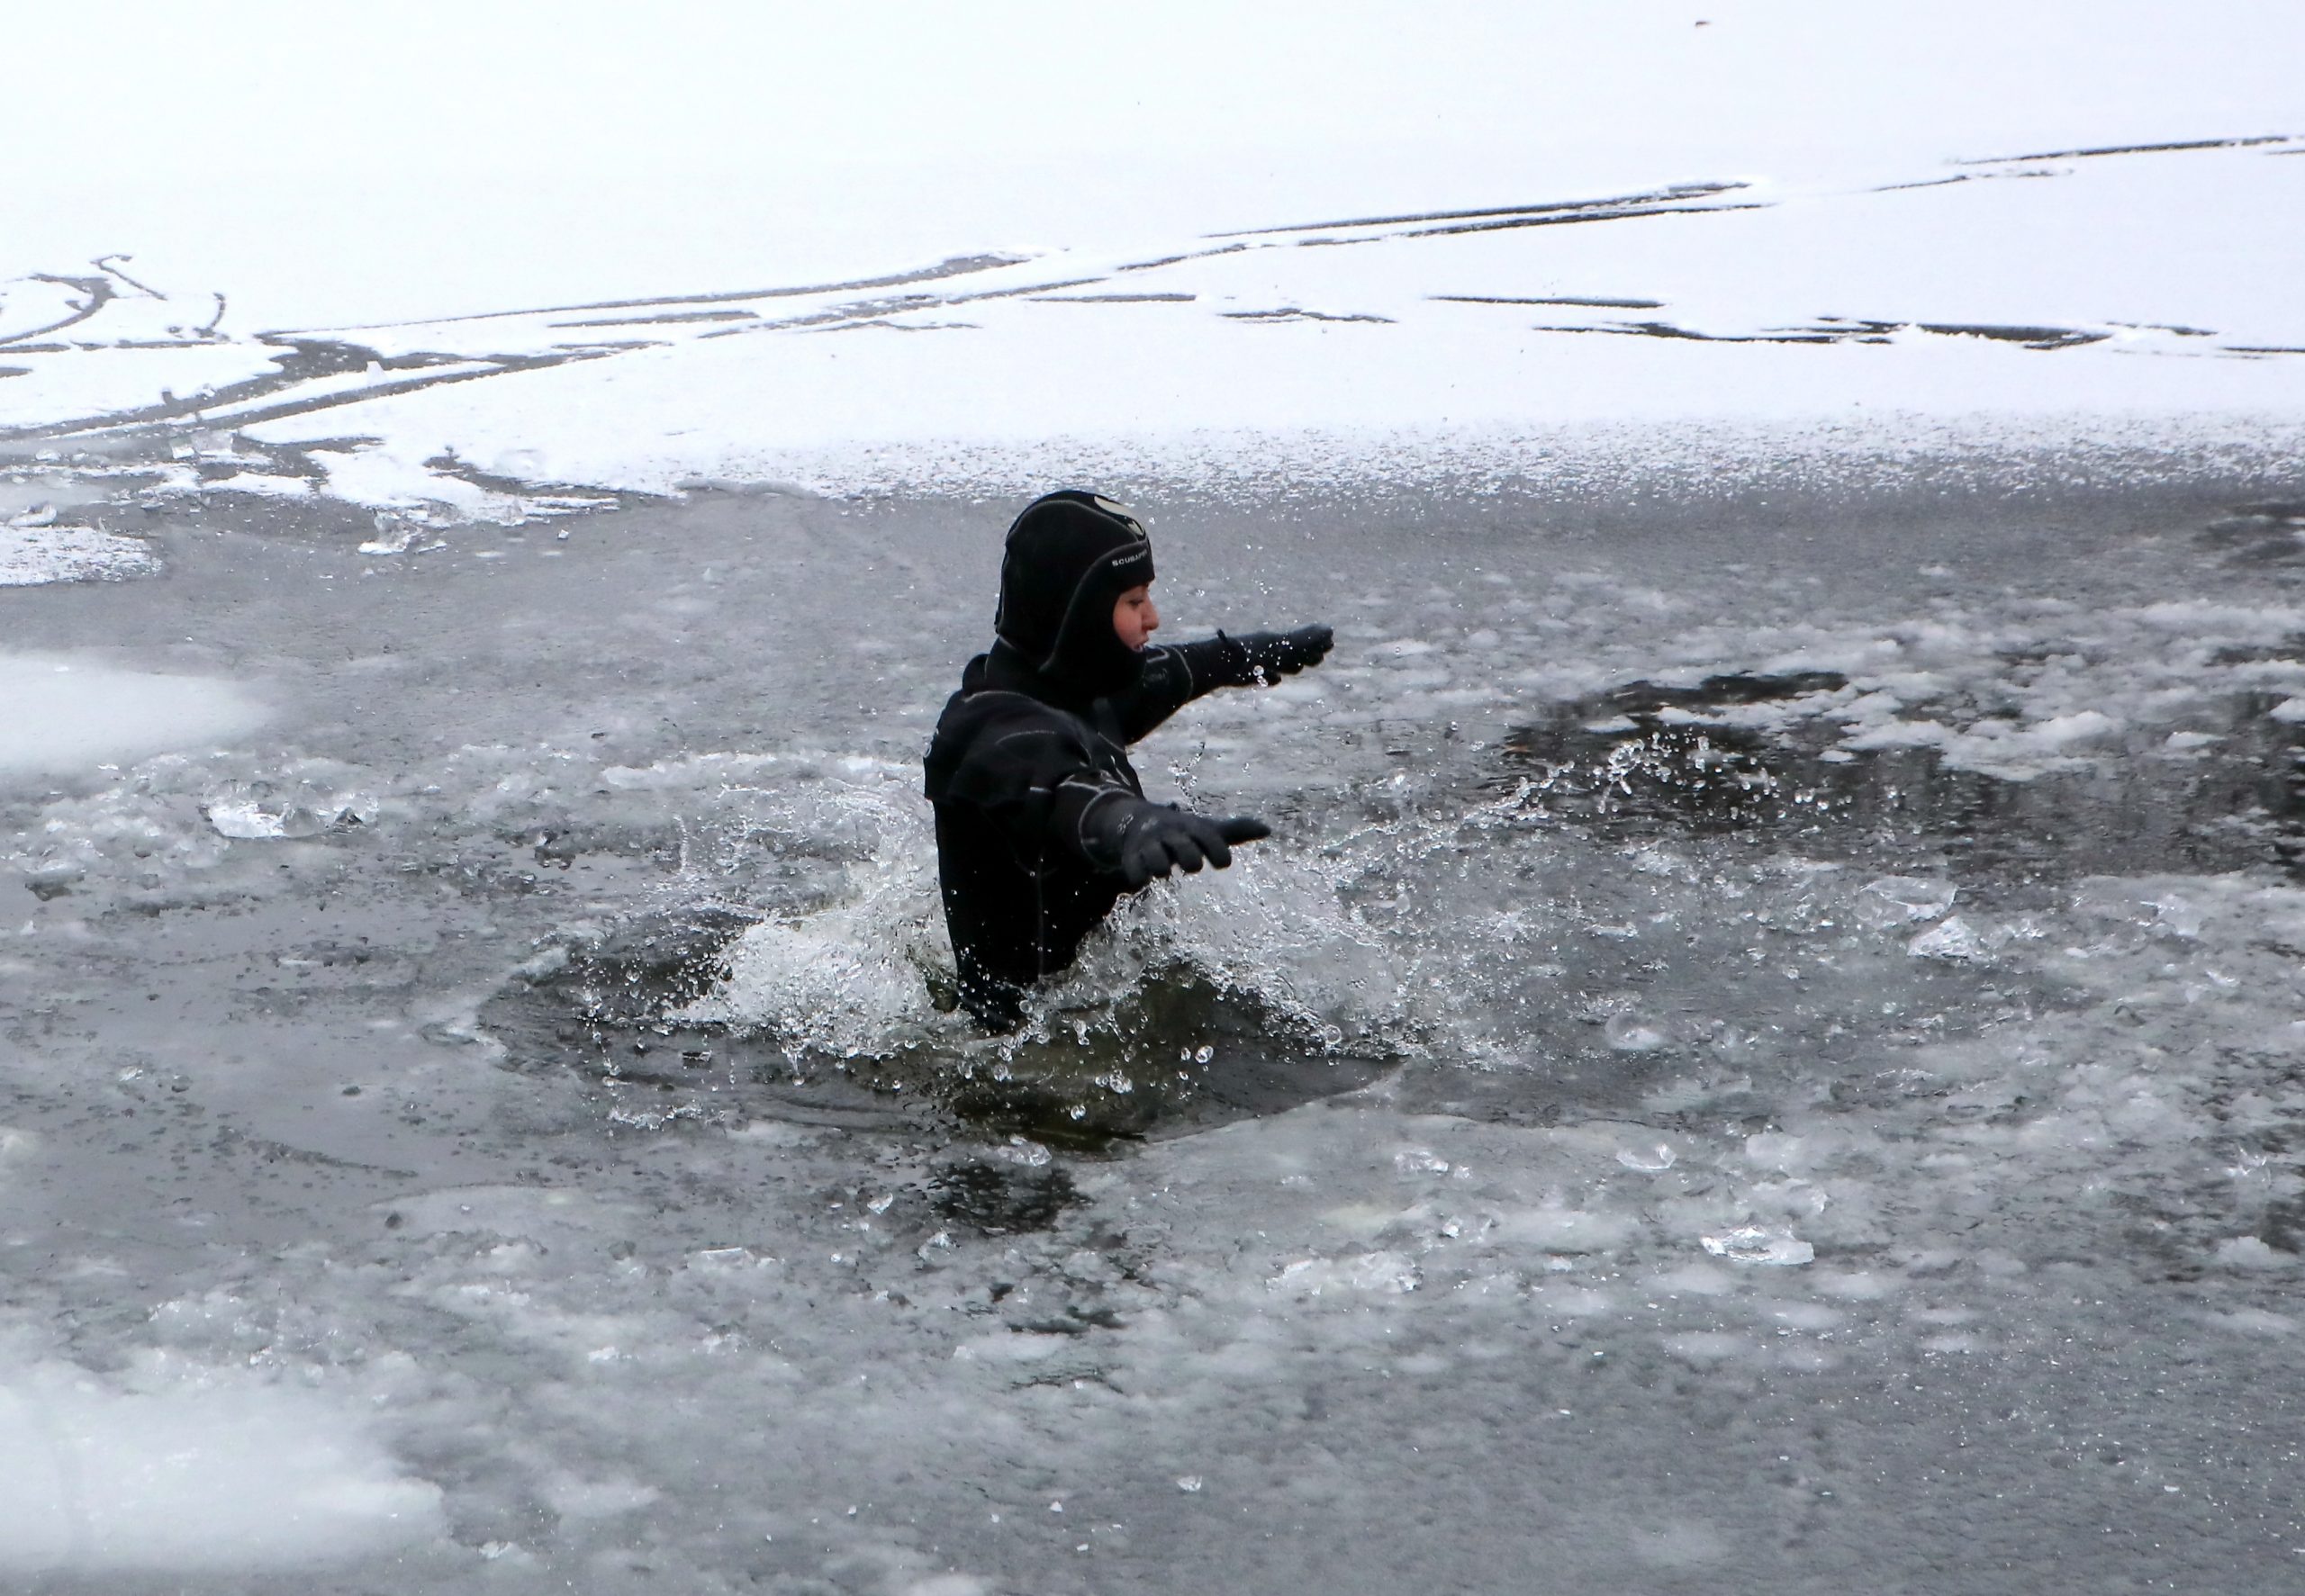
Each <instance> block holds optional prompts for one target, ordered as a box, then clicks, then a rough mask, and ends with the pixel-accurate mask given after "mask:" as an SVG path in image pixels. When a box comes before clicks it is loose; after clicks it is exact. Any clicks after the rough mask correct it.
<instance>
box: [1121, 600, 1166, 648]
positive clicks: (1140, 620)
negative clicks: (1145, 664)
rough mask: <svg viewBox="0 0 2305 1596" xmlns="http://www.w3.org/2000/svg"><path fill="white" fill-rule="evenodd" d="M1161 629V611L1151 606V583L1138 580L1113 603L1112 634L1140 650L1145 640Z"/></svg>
mask: <svg viewBox="0 0 2305 1596" xmlns="http://www.w3.org/2000/svg"><path fill="white" fill-rule="evenodd" d="M1160 629H1161V612H1160V611H1159V610H1157V609H1153V584H1152V583H1150V582H1139V583H1138V584H1137V585H1136V586H1134V587H1133V588H1131V589H1129V590H1128V591H1126V592H1125V593H1123V594H1122V595H1121V596H1120V598H1119V599H1118V600H1116V601H1115V603H1114V605H1113V636H1116V637H1118V638H1119V639H1120V640H1121V641H1122V642H1123V643H1125V644H1126V645H1128V646H1129V648H1131V649H1132V650H1135V651H1137V652H1140V653H1141V652H1142V651H1143V647H1144V644H1145V640H1146V639H1147V638H1149V637H1151V636H1153V633H1155V632H1157V631H1159V630H1160Z"/></svg>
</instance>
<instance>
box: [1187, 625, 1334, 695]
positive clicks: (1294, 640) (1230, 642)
mask: <svg viewBox="0 0 2305 1596" xmlns="http://www.w3.org/2000/svg"><path fill="white" fill-rule="evenodd" d="M1216 642H1217V645H1218V646H1219V647H1221V648H1222V649H1223V650H1224V651H1225V655H1224V657H1225V682H1226V685H1227V686H1231V687H1257V686H1261V685H1263V684H1264V683H1267V682H1270V681H1274V680H1276V679H1277V678H1279V677H1282V676H1294V675H1296V674H1297V672H1299V671H1301V670H1303V669H1304V668H1305V667H1306V666H1307V665H1317V664H1319V663H1321V661H1322V660H1324V658H1326V657H1327V655H1328V652H1329V650H1330V649H1331V648H1333V646H1335V644H1336V634H1335V633H1334V632H1333V631H1331V630H1330V629H1329V628H1328V627H1297V629H1296V630H1295V631H1293V632H1243V634H1241V636H1238V637H1228V636H1225V634H1224V633H1222V632H1219V633H1217V634H1216Z"/></svg>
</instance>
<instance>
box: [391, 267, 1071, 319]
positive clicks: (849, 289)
mask: <svg viewBox="0 0 2305 1596" xmlns="http://www.w3.org/2000/svg"><path fill="white" fill-rule="evenodd" d="M1030 258H1031V257H1029V256H1025V255H999V254H992V255H954V256H949V257H946V258H945V259H943V260H940V261H938V262H937V263H936V265H934V266H920V267H917V268H916V269H914V270H912V271H908V272H891V273H890V274H889V275H886V276H880V277H854V278H850V279H847V280H845V281H843V282H838V283H808V284H800V285H797V286H794V287H790V288H738V289H727V290H722V291H720V292H718V293H673V294H658V295H655V296H654V297H652V298H648V299H604V300H595V301H593V302H591V303H589V304H575V305H532V306H530V307H529V308H528V309H526V310H515V311H484V312H482V313H481V314H479V315H475V316H461V317H454V318H449V319H448V320H445V321H444V320H438V319H427V320H422V321H375V322H370V323H368V324H367V325H366V327H360V328H350V329H346V330H348V331H353V332H361V331H368V330H375V331H383V330H385V329H392V328H401V327H438V326H445V325H450V324H453V325H457V326H464V325H468V324H470V323H472V322H475V321H504V320H511V319H513V318H515V317H520V316H574V315H581V314H583V313H584V312H587V311H640V310H647V309H650V308H652V307H655V306H660V305H662V306H671V305H711V304H730V303H734V302H739V301H743V300H755V299H804V298H807V297H808V296H809V295H811V294H818V293H855V292H858V291H860V290H863V289H871V288H902V287H906V286H908V285H909V284H915V283H936V282H942V281H943V280H944V279H945V278H947V277H965V276H968V275H972V274H973V273H977V272H989V271H992V270H995V269H997V268H998V267H1000V266H1017V265H1020V264H1022V263H1023V262H1025V261H1026V260H1029V259H1030Z"/></svg>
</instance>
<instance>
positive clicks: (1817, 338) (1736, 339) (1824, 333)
mask: <svg viewBox="0 0 2305 1596" xmlns="http://www.w3.org/2000/svg"><path fill="white" fill-rule="evenodd" d="M1530 330H1531V331H1532V332H1610V333H1618V334H1624V335H1630V336H1633V337H1639V338H1686V339H1688V340H1690V341H1691V342H1694V343H1700V344H1840V343H1848V342H1849V341H1851V340H1852V338H1855V339H1857V341H1859V342H1864V341H1873V342H1885V341H1886V339H1885V338H1875V339H1871V340H1867V339H1864V338H1858V335H1855V334H1851V333H1844V332H1839V331H1830V330H1822V329H1820V330H1815V331H1794V330H1789V329H1788V330H1786V331H1782V332H1776V331H1771V332H1697V331H1695V330H1694V329H1690V328H1686V327H1676V326H1675V325H1673V323H1671V322H1669V321H1630V322H1619V323H1617V324H1616V325H1615V326H1614V327H1552V326H1546V325H1543V324H1540V325H1538V326H1536V327H1533V328H1532V329H1530Z"/></svg>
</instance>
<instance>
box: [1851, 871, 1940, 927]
mask: <svg viewBox="0 0 2305 1596" xmlns="http://www.w3.org/2000/svg"><path fill="white" fill-rule="evenodd" d="M1955 893H1956V888H1954V886H1953V884H1952V883H1951V882H1950V881H1930V880H1924V879H1921V877H1919V876H1883V877H1882V878H1881V879H1878V880H1876V881H1867V883H1866V884H1865V891H1864V893H1863V894H1862V895H1861V896H1860V897H1858V902H1857V914H1858V918H1860V919H1862V920H1866V921H1867V922H1869V923H1871V924H1877V925H1893V924H1896V923H1898V922H1899V921H1904V920H1933V919H1935V918H1936V917H1937V916H1938V915H1941V914H1943V913H1944V912H1945V911H1946V910H1948V909H1949V908H1951V907H1952V906H1953V898H1954V897H1955Z"/></svg>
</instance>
